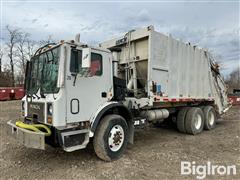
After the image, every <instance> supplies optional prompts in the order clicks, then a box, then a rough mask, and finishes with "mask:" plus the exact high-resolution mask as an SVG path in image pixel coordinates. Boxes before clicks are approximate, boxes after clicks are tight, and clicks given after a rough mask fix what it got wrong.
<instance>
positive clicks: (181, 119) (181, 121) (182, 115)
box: [177, 107, 190, 133]
mask: <svg viewBox="0 0 240 180" xmlns="http://www.w3.org/2000/svg"><path fill="white" fill-rule="evenodd" d="M189 109H190V108H189V107H185V108H182V109H181V110H180V111H179V112H178V115H177V128H178V130H179V131H180V132H182V133H186V128H185V119H186V115H187V112H188V110H189Z"/></svg>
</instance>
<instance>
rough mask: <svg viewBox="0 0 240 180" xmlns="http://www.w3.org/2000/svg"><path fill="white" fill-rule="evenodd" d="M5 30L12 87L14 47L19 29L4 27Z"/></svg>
mask: <svg viewBox="0 0 240 180" xmlns="http://www.w3.org/2000/svg"><path fill="white" fill-rule="evenodd" d="M6 29H7V31H8V33H9V37H8V41H7V43H6V44H7V47H8V57H9V59H10V66H11V80H12V86H14V85H15V83H14V56H15V53H16V45H17V42H18V39H19V35H20V34H21V33H20V29H18V28H15V29H12V28H10V27H9V26H6Z"/></svg>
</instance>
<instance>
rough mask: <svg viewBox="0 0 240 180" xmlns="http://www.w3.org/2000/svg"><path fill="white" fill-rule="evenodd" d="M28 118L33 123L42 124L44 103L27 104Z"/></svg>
mask: <svg viewBox="0 0 240 180" xmlns="http://www.w3.org/2000/svg"><path fill="white" fill-rule="evenodd" d="M28 117H31V118H33V120H34V121H37V122H42V123H44V117H45V116H44V103H34V102H30V103H28Z"/></svg>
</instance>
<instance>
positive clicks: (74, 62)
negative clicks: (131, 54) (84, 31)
mask: <svg viewBox="0 0 240 180" xmlns="http://www.w3.org/2000/svg"><path fill="white" fill-rule="evenodd" d="M81 62H82V50H81V49H71V52H70V61H69V62H68V67H69V68H67V69H68V70H67V77H66V78H67V80H66V87H67V89H66V90H67V92H66V94H67V102H66V106H67V123H73V122H81V121H87V120H89V119H90V117H91V116H92V115H93V114H94V113H95V112H96V111H97V109H98V108H99V107H100V106H101V105H102V104H104V103H105V102H107V101H109V95H110V94H111V93H112V91H113V80H112V68H111V67H112V61H111V54H110V53H109V52H106V51H100V50H93V49H91V65H90V69H89V70H88V72H87V73H88V75H86V72H84V70H83V69H81V66H82V63H81ZM72 72H78V73H77V74H75V75H74V74H73V73H72Z"/></svg>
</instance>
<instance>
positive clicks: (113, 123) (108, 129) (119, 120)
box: [93, 114, 128, 161]
mask: <svg viewBox="0 0 240 180" xmlns="http://www.w3.org/2000/svg"><path fill="white" fill-rule="evenodd" d="M127 142H128V125H127V122H126V120H125V119H124V118H123V117H122V116H119V115H115V114H112V115H107V116H105V117H104V118H103V119H102V120H101V122H100V124H99V125H98V127H97V129H96V132H95V135H94V139H93V147H94V150H95V153H96V154H97V156H98V157H99V158H100V159H102V160H104V161H112V160H115V159H118V158H120V157H121V156H122V154H123V152H124V150H125V149H126V146H127Z"/></svg>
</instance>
